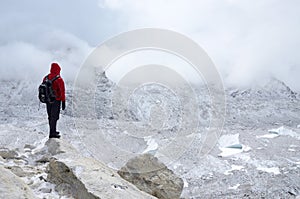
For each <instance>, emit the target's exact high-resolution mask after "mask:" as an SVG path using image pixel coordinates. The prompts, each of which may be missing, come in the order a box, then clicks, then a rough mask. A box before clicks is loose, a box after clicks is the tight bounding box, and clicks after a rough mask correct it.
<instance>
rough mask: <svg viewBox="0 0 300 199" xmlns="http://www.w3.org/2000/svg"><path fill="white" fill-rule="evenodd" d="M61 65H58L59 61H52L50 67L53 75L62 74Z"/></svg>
mask: <svg viewBox="0 0 300 199" xmlns="http://www.w3.org/2000/svg"><path fill="white" fill-rule="evenodd" d="M60 70H61V69H60V66H59V65H58V63H52V64H51V69H50V73H51V74H53V75H59V74H60Z"/></svg>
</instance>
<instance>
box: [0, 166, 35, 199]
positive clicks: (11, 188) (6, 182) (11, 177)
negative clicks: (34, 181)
mask: <svg viewBox="0 0 300 199" xmlns="http://www.w3.org/2000/svg"><path fill="white" fill-rule="evenodd" d="M0 173H1V175H0V196H1V198H5V199H16V198H22V199H23V198H24V199H25V198H26V199H33V198H36V197H35V196H34V194H33V193H32V191H31V189H30V188H29V187H28V185H26V184H25V183H24V182H23V181H22V180H21V179H20V178H19V177H17V176H16V175H15V174H13V173H12V172H11V171H10V170H8V169H5V168H4V167H3V166H1V165H0Z"/></svg>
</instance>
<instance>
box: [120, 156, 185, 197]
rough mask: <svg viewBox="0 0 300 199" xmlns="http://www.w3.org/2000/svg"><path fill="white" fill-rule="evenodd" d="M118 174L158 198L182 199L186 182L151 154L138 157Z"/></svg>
mask: <svg viewBox="0 0 300 199" xmlns="http://www.w3.org/2000/svg"><path fill="white" fill-rule="evenodd" d="M118 173H119V174H120V176H121V177H123V178H124V179H125V180H127V181H129V182H131V183H132V184H134V185H135V186H137V187H138V188H139V189H140V190H142V191H145V192H147V193H149V194H151V195H153V196H155V197H157V198H162V199H176V198H180V195H181V192H182V189H183V185H184V182H183V180H182V179H181V178H179V177H177V176H176V175H175V174H174V173H173V171H171V170H170V169H168V168H167V166H166V165H164V164H163V163H161V162H160V161H159V160H158V159H157V158H156V157H154V156H153V155H151V154H143V155H140V156H137V157H135V158H133V159H131V160H129V161H128V162H127V164H126V165H125V166H124V167H123V168H121V169H120V170H119V171H118Z"/></svg>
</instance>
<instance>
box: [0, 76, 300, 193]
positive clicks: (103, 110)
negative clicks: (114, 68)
mask: <svg viewBox="0 0 300 199" xmlns="http://www.w3.org/2000/svg"><path fill="white" fill-rule="evenodd" d="M98 84H99V86H98V87H97V91H96V95H95V98H94V99H95V103H94V104H93V103H91V102H89V101H87V102H86V104H87V107H84V108H83V109H76V105H77V104H76V103H77V102H76V99H75V100H73V101H72V97H74V93H73V92H72V85H71V84H68V85H67V89H68V92H67V97H68V101H67V109H66V111H62V112H61V117H60V120H59V122H58V129H59V131H60V132H61V134H62V138H63V139H65V140H67V141H69V142H70V143H72V144H73V145H74V146H75V147H76V148H77V149H78V150H79V151H80V152H81V153H82V154H83V155H86V156H92V157H94V158H96V159H99V160H101V161H102V162H104V163H106V164H107V165H109V166H110V167H112V168H115V169H118V168H120V167H121V166H123V165H124V164H125V163H126V161H127V160H128V159H129V158H131V157H133V156H135V155H137V154H140V153H145V152H150V153H152V154H155V155H156V156H157V157H159V158H161V159H162V161H164V162H165V163H166V164H167V165H168V167H169V168H171V169H172V170H174V171H175V173H177V174H178V175H180V176H181V177H182V178H183V179H184V182H185V186H184V191H183V194H182V197H184V198H295V197H296V196H298V195H300V177H299V176H300V154H299V151H300V128H299V127H300V100H299V99H300V97H299V95H298V94H296V93H295V92H293V91H291V90H290V89H289V88H288V87H287V86H286V85H285V84H284V83H283V82H280V81H278V80H276V79H273V80H272V81H270V83H268V84H267V85H265V86H264V87H260V88H258V87H256V88H249V89H246V90H239V89H232V88H230V89H227V90H226V105H227V109H226V110H227V112H226V113H227V115H226V118H225V124H224V128H223V131H222V134H221V136H220V137H219V138H215V139H217V140H216V145H215V146H214V147H213V149H212V150H211V151H210V153H209V154H206V155H203V154H201V153H200V151H201V147H202V145H203V143H202V141H203V134H202V132H203V131H205V129H207V128H209V126H208V125H209V124H208V123H209V122H208V121H207V118H209V117H210V116H209V114H210V113H209V106H210V104H209V102H208V100H207V98H208V96H201V99H202V101H200V103H199V104H198V105H199V109H200V110H202V111H200V114H199V117H198V118H190V123H191V124H193V122H194V121H195V120H200V122H199V123H200V125H199V126H198V130H197V131H196V132H192V133H190V134H184V135H182V136H180V135H179V136H178V132H177V130H178V124H179V123H180V115H178V114H179V112H180V109H179V108H178V107H177V106H178V105H179V104H180V103H178V101H176V98H172V93H166V92H165V91H164V89H163V88H162V89H161V90H160V91H163V92H161V93H159V92H157V91H159V88H157V87H152V90H151V89H150V91H149V90H140V91H138V92H137V93H136V96H135V97H134V99H139V100H137V101H138V103H137V105H136V106H128V107H129V108H128V109H122V108H120V109H117V111H116V110H111V101H110V97H111V95H112V94H111V93H112V92H113V89H112V86H113V84H112V83H111V82H109V81H108V80H107V79H105V77H103V76H101V77H100V80H99V83H98ZM37 86H38V83H35V82H28V81H21V80H20V81H2V82H1V84H0V102H1V104H2V106H1V107H0V147H1V148H9V149H16V148H18V149H17V150H18V151H19V153H20V154H26V153H29V152H28V151H27V152H26V151H24V150H25V149H24V146H25V145H26V144H27V145H33V146H35V147H37V146H40V144H41V142H43V140H45V138H47V137H48V124H47V116H46V111H45V106H44V105H41V107H40V108H39V102H38V99H37ZM200 90H201V89H200ZM149 93H150V94H149ZM182 93H183V95H184V96H185V97H184V98H183V99H185V100H187V101H188V100H189V94H188V93H185V92H184V91H182ZM203 93H205V92H201V95H203ZM164 94H165V95H164ZM199 96H200V94H199ZM134 99H133V100H134ZM166 102H169V103H166ZM153 104H159V106H158V107H164V108H162V109H166V110H168V111H165V112H164V113H166V114H165V115H164V114H161V117H157V118H154V120H153V118H152V122H153V124H154V127H153V128H150V130H149V132H142V131H139V130H140V129H141V128H140V127H145V126H147V121H148V122H149V118H150V115H151V111H153V110H154V111H158V112H159V111H161V110H160V109H159V108H158V109H157V107H155V106H154V109H153V110H150V109H151V108H152V105H153ZM115 105H116V107H118V106H119V105H118V104H115ZM89 106H91V107H92V108H94V110H96V116H95V117H94V115H89V114H90V113H89V112H88V111H86V112H84V110H89V109H90V108H91V107H89ZM72 107H75V109H73V108H72ZM120 107H122V106H120ZM192 108H193V107H192ZM192 108H191V110H190V112H191V115H192V112H193V110H192ZM75 110H77V112H76V111H75ZM78 110H79V112H80V113H82V114H78ZM121 115H123V116H124V115H125V116H128V117H127V118H126V117H125V118H124V117H122V116H121ZM156 115H160V114H156ZM160 121H166V122H165V123H160ZM132 124H136V126H137V127H136V126H135V125H132ZM210 128H214V127H212V126H211V127H210ZM174 136H175V137H176V136H177V137H176V139H174ZM167 146H171V147H170V149H169V150H173V152H174V153H171V152H169V151H167V149H168V147H167ZM162 149H166V150H162ZM30 153H34V151H31V152H30ZM166 154H176V156H174V157H173V156H171V155H170V156H168V155H166ZM6 164H8V163H6ZM9 164H14V163H9ZM28 165H29V166H28ZM28 165H27V166H28V168H30V164H29V163H28ZM21 166H22V167H24V168H25V167H26V163H24V164H21ZM32 169H33V168H32ZM35 169H40V170H41V171H40V172H41V173H43V171H42V170H43V169H45V168H44V167H43V168H38V167H37V168H35ZM32 180H33V181H32ZM25 182H26V183H28V184H30V183H33V184H34V183H36V182H35V180H34V179H25ZM41 186H42V185H37V187H38V188H35V189H34V190H35V191H36V194H39V193H40V192H39V190H40V189H41V188H43V187H41ZM43 186H44V185H43ZM51 186H52V185H48V186H47V187H51ZM52 194H53V197H50V196H49V193H47V196H49V198H56V197H57V193H56V192H52ZM44 195H45V194H44ZM50 195H51V193H50ZM38 196H39V195H38ZM39 197H40V198H42V195H40V196H39Z"/></svg>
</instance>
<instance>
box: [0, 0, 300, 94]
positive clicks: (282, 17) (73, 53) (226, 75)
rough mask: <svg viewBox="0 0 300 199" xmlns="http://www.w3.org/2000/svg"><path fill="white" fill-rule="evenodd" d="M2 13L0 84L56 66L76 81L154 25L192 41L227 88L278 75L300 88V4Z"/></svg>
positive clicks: (119, 2) (149, 3)
mask: <svg viewBox="0 0 300 199" xmlns="http://www.w3.org/2000/svg"><path fill="white" fill-rule="evenodd" d="M1 4H2V5H1V8H0V11H1V13H0V17H1V18H0V30H1V33H2V35H1V38H0V66H1V68H0V78H1V79H7V78H24V77H34V78H40V76H41V75H44V74H45V73H47V72H48V70H49V66H50V63H51V62H52V61H58V62H59V63H60V64H61V65H62V68H63V69H62V74H63V76H65V77H66V78H67V79H70V80H72V79H74V78H75V76H76V73H77V71H78V69H79V67H80V65H81V63H82V62H83V61H84V60H85V58H86V56H87V55H88V53H89V52H90V51H91V50H92V49H93V47H95V46H97V45H98V44H99V43H102V42H103V41H105V39H107V38H110V37H112V36H113V35H116V34H118V33H120V32H124V31H128V30H132V29H137V28H144V27H155V28H164V29H171V30H174V31H177V32H180V33H182V34H185V35H186V36H188V37H190V38H191V39H193V40H195V41H196V42H197V43H199V44H200V45H201V46H202V47H203V48H204V49H205V50H206V52H207V53H208V55H209V56H210V57H211V58H212V60H213V61H214V62H215V64H216V66H217V67H218V69H219V71H220V74H221V76H222V78H223V80H224V82H225V84H226V86H241V87H242V86H249V85H253V84H263V83H264V82H266V81H267V80H268V79H269V78H270V77H276V78H278V79H280V80H282V81H284V82H285V83H287V84H288V85H289V86H291V87H292V88H293V89H295V90H300V78H298V75H299V74H300V57H299V56H298V54H299V51H300V37H299V35H300V22H299V17H300V16H299V15H300V14H299V12H298V10H299V9H298V8H299V7H300V1H297V0H290V1H286V2H285V1H280V0H265V1H250V0H245V1H239V0H222V1H219V0H201V1H198V0H185V1H183V0H165V1H161V0H143V1H141V0H91V1H84V0H79V1H78V2H76V3H75V2H73V1H69V0H67V1H63V2H62V1H58V0H54V1H50V0H45V1H43V2H40V1H38V0H28V1H26V2H19V1H16V0H12V1H9V2H1Z"/></svg>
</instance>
